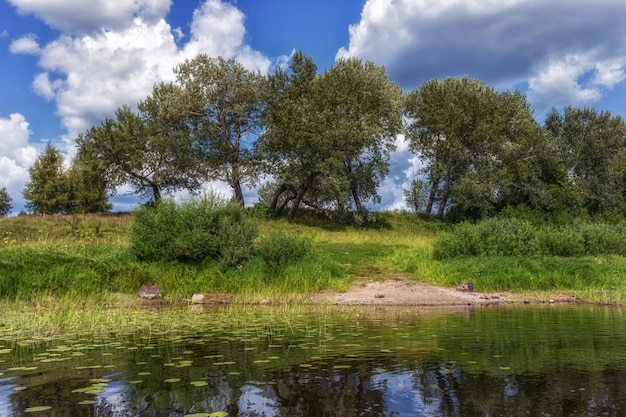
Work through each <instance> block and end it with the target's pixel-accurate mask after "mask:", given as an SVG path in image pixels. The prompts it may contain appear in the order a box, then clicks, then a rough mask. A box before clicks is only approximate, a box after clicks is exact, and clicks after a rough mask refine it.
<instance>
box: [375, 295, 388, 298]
mask: <svg viewBox="0 0 626 417" xmlns="http://www.w3.org/2000/svg"><path fill="white" fill-rule="evenodd" d="M374 298H385V294H375V295H374Z"/></svg>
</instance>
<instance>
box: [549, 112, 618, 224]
mask: <svg viewBox="0 0 626 417" xmlns="http://www.w3.org/2000/svg"><path fill="white" fill-rule="evenodd" d="M545 128H546V130H547V131H548V132H549V134H550V135H551V137H552V139H553V140H554V141H555V143H556V144H557V145H558V148H559V155H560V157H561V160H562V163H563V165H564V167H565V170H566V172H567V178H568V181H569V184H570V186H572V187H573V188H574V189H575V190H577V192H578V193H579V194H580V195H581V199H582V204H583V205H584V207H585V208H586V209H587V211H588V212H589V213H590V214H595V213H601V212H603V211H606V210H610V209H615V208H618V207H619V206H620V204H623V203H624V196H625V194H626V187H625V186H626V184H625V182H624V180H625V178H624V169H623V168H624V166H625V164H624V161H625V156H626V154H625V152H626V143H625V141H626V123H624V120H622V118H621V117H620V116H612V115H611V113H610V112H606V111H602V112H599V113H598V112H597V111H596V110H594V109H591V108H582V109H581V108H574V107H571V106H568V107H566V108H565V109H564V110H563V115H561V114H559V112H557V111H556V110H552V112H551V113H550V114H548V116H547V118H546V121H545Z"/></svg>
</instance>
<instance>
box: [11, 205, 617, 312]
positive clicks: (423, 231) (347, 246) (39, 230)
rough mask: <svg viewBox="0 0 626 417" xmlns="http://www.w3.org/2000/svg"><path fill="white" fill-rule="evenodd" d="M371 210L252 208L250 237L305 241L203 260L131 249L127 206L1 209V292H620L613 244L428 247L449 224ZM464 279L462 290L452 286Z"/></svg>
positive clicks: (84, 296)
mask: <svg viewBox="0 0 626 417" xmlns="http://www.w3.org/2000/svg"><path fill="white" fill-rule="evenodd" d="M377 219H378V220H377V223H375V224H374V225H371V226H370V227H356V226H348V225H342V224H337V223H330V222H328V220H323V219H319V218H315V217H310V218H307V217H304V216H303V218H302V219H301V220H299V221H295V222H286V221H284V220H281V219H268V218H255V219H254V221H255V222H256V224H257V227H258V229H259V237H258V239H264V238H266V237H267V236H271V235H279V236H280V235H285V236H297V237H298V238H300V239H303V240H306V241H307V242H308V243H309V244H310V248H311V251H310V253H309V255H307V256H306V257H304V258H303V259H301V260H298V261H295V262H290V263H288V264H286V265H284V266H281V267H280V268H271V267H270V265H268V264H266V263H265V261H264V260H263V259H262V258H261V257H258V256H256V257H253V258H252V259H250V260H249V261H248V262H246V263H245V264H243V265H240V266H238V267H233V268H226V269H225V268H223V267H222V266H220V265H219V264H217V263H216V262H213V261H205V262H184V261H172V262H148V261H140V260H138V259H137V258H136V257H135V256H134V255H133V253H132V251H131V248H130V241H129V236H128V225H129V224H130V221H131V216H129V215H101V216H95V215H94V216H91V215H90V216H48V217H45V218H42V217H30V216H25V217H18V218H7V219H0V235H1V236H4V237H5V238H4V239H3V240H1V241H0V277H2V278H3V279H0V299H1V300H3V301H7V302H11V301H14V300H17V301H25V302H30V303H32V304H33V305H37V304H38V303H39V304H43V303H42V301H41V300H55V299H56V300H64V302H65V300H70V301H72V300H73V301H72V302H71V304H74V303H77V304H81V302H83V301H85V300H97V302H98V303H103V301H102V300H105V299H115V297H117V295H120V297H121V296H123V297H126V299H129V300H135V301H139V302H140V300H138V297H137V295H136V294H137V290H138V288H139V287H140V286H141V285H142V284H145V283H149V282H151V283H154V284H157V285H158V286H159V287H160V288H162V289H163V292H164V297H163V299H162V301H159V302H161V303H165V304H168V303H171V304H178V303H181V302H182V303H185V302H186V301H185V300H187V299H191V296H192V294H194V293H201V294H205V295H206V296H207V300H209V301H211V300H214V301H215V303H217V304H220V303H221V304H223V303H235V304H241V303H243V304H246V303H247V304H260V303H271V304H284V305H288V304H297V303H301V302H307V303H313V302H315V303H318V304H328V305H333V304H336V305H420V306H430V305H432V306H436V305H464V304H470V305H485V304H507V303H512V304H515V303H548V302H550V300H552V301H553V302H555V303H570V302H587V303H594V304H612V305H613V304H615V305H618V304H624V303H626V280H624V277H625V276H626V257H624V256H619V255H583V256H571V257H565V256H539V255H534V256H507V255H497V254H496V255H488V256H465V257H456V258H452V259H436V257H434V256H433V246H434V243H435V242H436V241H437V239H438V237H439V236H440V235H441V233H443V231H444V230H449V227H450V226H449V225H445V224H442V223H440V222H435V221H431V220H428V219H421V218H419V217H417V216H415V215H412V214H410V213H379V214H377ZM468 281H469V282H472V283H473V285H474V292H473V293H463V292H458V291H456V290H455V288H456V286H457V285H459V284H461V283H463V282H468ZM50 302H54V301H50ZM90 303H91V301H90V302H88V303H87V304H90ZM107 303H108V302H107ZM91 304H93V303H91ZM113 304H115V302H113Z"/></svg>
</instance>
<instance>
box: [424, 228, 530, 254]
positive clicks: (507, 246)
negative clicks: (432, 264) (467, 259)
mask: <svg viewBox="0 0 626 417" xmlns="http://www.w3.org/2000/svg"><path fill="white" fill-rule="evenodd" d="M538 252H539V246H538V245H537V240H536V238H535V231H534V229H533V227H532V225H531V224H530V223H529V222H527V221H525V220H520V219H516V218H490V219H487V220H483V221H482V222H480V223H478V224H476V225H473V224H471V223H461V224H459V225H457V226H455V227H454V229H453V230H452V232H449V233H442V234H441V235H439V237H438V238H437V240H436V241H435V243H434V246H433V256H434V257H435V259H449V258H457V257H462V256H492V255H504V256H518V255H522V256H527V255H534V254H537V253H538Z"/></svg>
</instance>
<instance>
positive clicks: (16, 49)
mask: <svg viewBox="0 0 626 417" xmlns="http://www.w3.org/2000/svg"><path fill="white" fill-rule="evenodd" d="M40 50H41V49H40V48H39V44H38V43H37V37H36V36H35V35H32V34H31V35H27V36H23V37H21V38H19V39H16V40H14V41H13V42H11V45H9V51H11V53H14V54H32V55H37V54H38V53H39V52H40Z"/></svg>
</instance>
